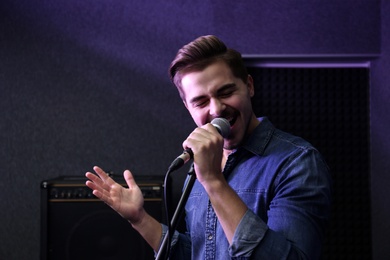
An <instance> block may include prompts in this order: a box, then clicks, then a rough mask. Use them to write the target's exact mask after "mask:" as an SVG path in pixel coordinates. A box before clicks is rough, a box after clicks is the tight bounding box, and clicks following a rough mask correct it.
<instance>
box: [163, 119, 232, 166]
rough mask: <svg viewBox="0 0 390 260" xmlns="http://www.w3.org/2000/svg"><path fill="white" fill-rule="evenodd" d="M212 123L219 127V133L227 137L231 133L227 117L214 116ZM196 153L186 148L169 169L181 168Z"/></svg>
mask: <svg viewBox="0 0 390 260" xmlns="http://www.w3.org/2000/svg"><path fill="white" fill-rule="evenodd" d="M211 124H212V125H213V126H214V127H215V128H216V129H217V131H218V133H219V134H220V135H221V136H222V137H223V138H227V137H228V136H229V134H230V124H229V121H228V120H226V119H225V118H221V117H218V118H214V119H213V120H212V121H211ZM193 156H194V154H193V152H192V151H191V149H186V150H185V151H184V152H183V153H182V154H181V155H179V156H178V157H177V158H176V159H175V160H174V161H173V162H172V164H171V165H170V166H169V171H174V170H177V169H179V168H180V167H181V166H183V165H184V164H185V163H187V162H188V161H189V160H191V159H192V158H193Z"/></svg>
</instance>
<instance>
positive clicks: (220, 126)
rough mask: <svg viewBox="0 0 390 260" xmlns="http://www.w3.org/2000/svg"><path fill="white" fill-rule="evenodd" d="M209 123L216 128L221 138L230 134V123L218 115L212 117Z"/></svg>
mask: <svg viewBox="0 0 390 260" xmlns="http://www.w3.org/2000/svg"><path fill="white" fill-rule="evenodd" d="M211 124H212V125H213V126H214V127H215V128H217V130H218V132H219V133H220V134H221V135H222V137H223V138H227V137H228V136H229V134H230V124H229V121H228V120H226V119H225V118H222V117H218V118H214V119H213V120H212V121H211Z"/></svg>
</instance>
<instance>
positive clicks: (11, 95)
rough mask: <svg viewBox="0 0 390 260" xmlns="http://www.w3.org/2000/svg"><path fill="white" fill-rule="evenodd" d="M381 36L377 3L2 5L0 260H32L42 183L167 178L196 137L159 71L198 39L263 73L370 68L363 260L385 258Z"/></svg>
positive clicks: (385, 13) (383, 9) (385, 59)
mask: <svg viewBox="0 0 390 260" xmlns="http://www.w3.org/2000/svg"><path fill="white" fill-rule="evenodd" d="M389 24H390V3H389V2H388V1H382V2H380V1H378V0H375V1H374V0H345V1H336V0H331V1H303V0H302V1H299V0H296V1H286V0H283V1H268V0H267V1H234V2H233V1H232V2H230V3H226V2H225V1H213V2H212V3H211V2H208V1H184V0H180V1H161V2H155V1H149V0H147V1H142V2H139V1H107V0H106V1H103V0H100V1H99V0H93V1H90V0H85V1H75V0H70V1H31V0H28V1H27V0H18V1H15V0H13V1H11V0H3V1H1V2H0V97H1V99H0V111H1V116H0V147H1V149H0V166H1V168H0V178H1V181H0V196H1V202H0V203H1V204H0V205H1V209H2V213H1V214H0V221H1V225H0V237H1V240H0V258H1V259H39V239H40V182H41V181H42V180H45V179H49V178H53V177H57V176H59V175H77V176H79V175H84V173H85V172H86V171H89V170H91V168H92V166H94V165H99V166H101V167H103V168H104V169H106V170H109V171H113V172H115V173H119V174H121V173H122V172H123V170H124V169H126V168H129V169H131V170H132V171H133V173H134V174H135V175H156V174H157V175H164V174H165V171H166V168H167V166H168V165H169V163H170V162H171V161H172V159H173V158H175V157H176V156H177V154H178V153H180V151H181V149H182V148H181V143H182V141H183V140H184V139H185V138H186V136H187V135H188V133H189V132H190V131H191V130H192V129H193V128H194V127H195V125H194V123H193V122H192V120H191V118H190V117H189V115H188V113H187V111H186V110H185V108H184V106H183V105H182V103H181V101H180V99H179V98H178V94H177V93H176V89H175V88H174V87H173V86H172V85H171V83H170V82H169V79H168V75H167V68H168V66H169V63H170V61H171V60H172V58H173V57H174V55H175V53H176V51H177V49H178V48H180V47H181V46H182V45H183V44H185V43H187V42H189V41H191V40H193V39H194V38H196V37H198V36H200V35H204V34H215V35H217V36H219V37H220V38H221V39H222V40H224V41H225V42H226V43H227V45H228V46H230V47H232V48H236V49H238V50H239V51H241V52H242V53H243V54H246V55H248V56H257V57H262V58H264V59H267V58H273V57H298V58H299V57H311V56H313V57H314V56H316V57H317V56H322V57H343V58H344V59H348V58H355V57H360V58H365V59H366V60H367V61H369V62H371V69H370V82H371V86H370V122H369V123H370V151H371V158H367V160H370V165H371V171H370V177H371V179H370V183H368V184H367V185H370V187H371V220H372V248H373V259H386V258H390V248H389V247H388V234H389V232H390V222H389V221H388V219H389V218H390V210H389V205H390V199H389V192H388V190H389V189H388V187H389V184H390V176H389V175H388V169H389V168H390V162H389V158H390V138H389V137H388V136H387V135H388V129H390V120H389V116H388V110H389V108H390V105H389V98H390V97H389V94H390V90H389V87H388V86H389V84H390V76H389V73H388V68H389V67H390V66H389V62H390V56H389V55H390V49H389V46H390V35H389V34H390V28H389ZM178 179H180V178H178ZM178 183H180V182H179V181H178Z"/></svg>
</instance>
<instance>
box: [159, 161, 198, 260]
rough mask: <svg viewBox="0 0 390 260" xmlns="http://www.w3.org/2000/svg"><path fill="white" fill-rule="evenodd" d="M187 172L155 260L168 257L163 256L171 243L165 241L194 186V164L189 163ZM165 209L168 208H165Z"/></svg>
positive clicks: (175, 224) (174, 226)
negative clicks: (186, 179) (168, 228)
mask: <svg viewBox="0 0 390 260" xmlns="http://www.w3.org/2000/svg"><path fill="white" fill-rule="evenodd" d="M187 174H188V175H189V180H188V182H187V184H186V186H185V187H184V190H183V193H182V195H181V198H180V200H179V202H178V204H177V207H176V210H175V213H174V214H173V216H172V220H171V230H168V232H167V233H166V234H165V236H164V239H163V241H162V243H161V246H160V249H159V250H158V253H157V256H156V258H155V259H156V260H162V259H164V260H165V257H169V256H165V254H166V250H167V248H168V246H171V245H168V244H167V243H168V241H171V239H170V238H172V236H173V232H174V231H175V229H176V227H177V224H178V222H179V220H180V218H181V216H182V214H183V212H184V207H185V205H186V203H187V200H188V197H189V195H190V193H191V190H192V187H193V186H194V183H195V180H196V174H195V170H194V164H192V165H191V168H190V170H189V171H188V173H187ZM166 210H168V209H166ZM168 236H169V237H168Z"/></svg>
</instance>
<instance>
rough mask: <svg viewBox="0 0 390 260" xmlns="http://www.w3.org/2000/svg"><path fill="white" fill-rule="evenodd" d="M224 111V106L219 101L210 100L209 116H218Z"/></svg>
mask: <svg viewBox="0 0 390 260" xmlns="http://www.w3.org/2000/svg"><path fill="white" fill-rule="evenodd" d="M224 109H225V104H224V103H222V102H221V101H220V100H219V99H217V98H213V99H211V100H210V111H209V113H210V115H211V116H220V115H221V114H222V111H223V110H224Z"/></svg>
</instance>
